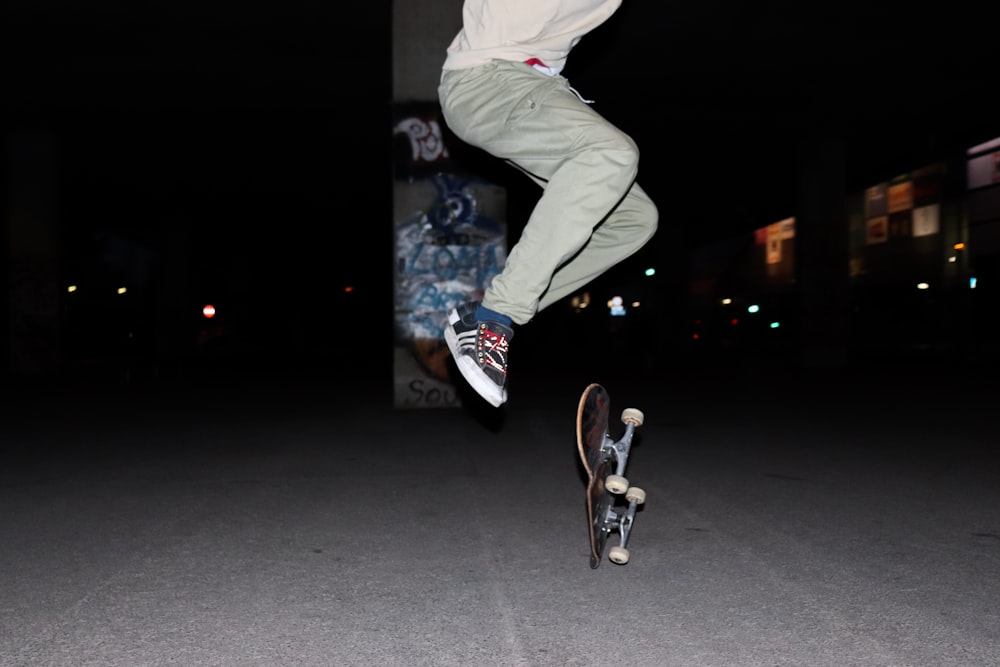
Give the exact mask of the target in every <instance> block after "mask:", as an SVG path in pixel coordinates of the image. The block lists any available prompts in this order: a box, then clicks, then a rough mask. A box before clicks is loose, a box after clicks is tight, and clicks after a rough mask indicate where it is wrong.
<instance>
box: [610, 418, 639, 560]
mask: <svg viewBox="0 0 1000 667" xmlns="http://www.w3.org/2000/svg"><path fill="white" fill-rule="evenodd" d="M642 420H643V414H642V412H641V411H639V410H636V409H635V408H626V409H625V411H624V412H622V423H624V424H625V435H623V436H622V438H621V440H618V441H617V442H616V441H615V440H614V438H612V437H611V436H609V435H605V436H604V444H603V446H602V447H601V456H602V457H605V456H607V457H614V461H615V472H614V473H613V474H610V475H608V477H607V479H605V481H604V488H606V489H607V490H608V491H609V492H610V493H613V494H615V495H621V494H623V493H624V494H625V500H626V501H627V502H628V507H627V508H625V509H623V510H622V512H621V513H620V514H619V513H618V512H616V511H615V508H614V505H613V504H611V503H608V505H607V508H606V510H605V514H604V517H603V519H602V521H601V530H602V531H603V532H604V533H605V537H607V536H610V534H611V533H615V532H617V533H618V546H613V547H611V549H610V550H609V551H608V558H609V559H610V560H611V562H613V563H617V564H619V565H624V564H625V563H627V562H628V560H629V552H628V549H627V548H626V546H627V545H628V538H629V533H630V532H631V530H632V523H633V522H634V521H635V513H636V510H637V509H638V508H639V505H642V504H643V503H644V502H646V492H645V491H643V490H642V489H640V488H639V487H637V486H629V483H628V480H627V479H625V476H624V475H625V466H626V464H627V463H628V456H629V452H630V451H631V449H632V436H633V434H634V433H635V429H636V428H637V427H639V426H641V425H642Z"/></svg>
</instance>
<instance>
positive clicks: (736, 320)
mask: <svg viewBox="0 0 1000 667" xmlns="http://www.w3.org/2000/svg"><path fill="white" fill-rule="evenodd" d="M739 323H740V321H739V320H738V319H736V318H735V317H734V318H733V326H734V327H735V326H736V325H737V324H739Z"/></svg>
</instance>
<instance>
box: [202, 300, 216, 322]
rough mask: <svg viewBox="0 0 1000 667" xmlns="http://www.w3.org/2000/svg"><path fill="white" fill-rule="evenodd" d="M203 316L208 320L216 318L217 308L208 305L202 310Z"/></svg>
mask: <svg viewBox="0 0 1000 667" xmlns="http://www.w3.org/2000/svg"><path fill="white" fill-rule="evenodd" d="M201 314H202V315H204V316H205V317H207V318H208V319H212V318H213V317H215V306H213V305H212V304H208V305H206V306H205V307H204V308H202V309H201Z"/></svg>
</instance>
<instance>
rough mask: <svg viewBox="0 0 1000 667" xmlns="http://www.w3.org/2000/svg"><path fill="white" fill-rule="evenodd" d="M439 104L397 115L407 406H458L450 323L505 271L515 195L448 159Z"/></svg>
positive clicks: (398, 326)
mask: <svg viewBox="0 0 1000 667" xmlns="http://www.w3.org/2000/svg"><path fill="white" fill-rule="evenodd" d="M439 114H440V112H439V110H438V108H437V106H436V105H414V104H408V105H400V106H399V107H397V109H396V113H395V114H394V116H395V118H394V126H393V134H394V135H395V136H396V139H397V140H396V141H395V143H394V145H395V146H396V151H395V156H394V184H393V200H394V201H393V216H394V221H393V225H394V234H393V244H394V248H393V250H394V254H395V255H394V258H395V264H394V271H395V275H394V301H395V304H394V306H395V335H394V361H393V365H394V376H395V388H394V400H395V405H396V407H400V408H428V407H452V406H457V405H458V404H459V402H460V401H459V399H458V396H457V394H456V392H455V387H454V384H453V380H454V379H455V378H453V377H452V369H453V366H452V365H451V363H450V355H449V353H448V347H447V345H446V344H445V342H444V323H445V320H446V318H447V314H448V311H449V310H450V309H451V308H453V307H454V306H456V305H458V304H460V303H463V302H465V301H469V300H472V299H478V298H481V297H482V293H483V290H484V289H485V288H486V286H487V285H488V284H489V282H490V280H492V279H493V277H494V276H496V275H497V274H498V273H499V272H500V270H501V269H502V268H503V264H504V262H505V261H506V257H507V247H506V224H505V218H506V192H505V190H504V189H503V188H502V187H500V186H498V185H496V184H494V183H491V182H489V181H487V180H485V179H483V178H480V177H478V176H476V175H474V174H469V173H465V172H463V171H462V170H461V169H460V168H459V167H458V166H457V165H456V164H454V163H453V162H452V160H451V158H450V156H449V153H448V150H447V147H446V145H445V142H444V137H443V133H442V130H441V121H440V115H439Z"/></svg>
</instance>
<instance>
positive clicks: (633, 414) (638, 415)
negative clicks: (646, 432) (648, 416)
mask: <svg viewBox="0 0 1000 667" xmlns="http://www.w3.org/2000/svg"><path fill="white" fill-rule="evenodd" d="M644 418H645V416H644V415H643V414H642V410H636V409H635V408H625V410H623V411H622V423H623V424H629V423H631V424H635V425H636V426H642V420H643V419H644Z"/></svg>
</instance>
